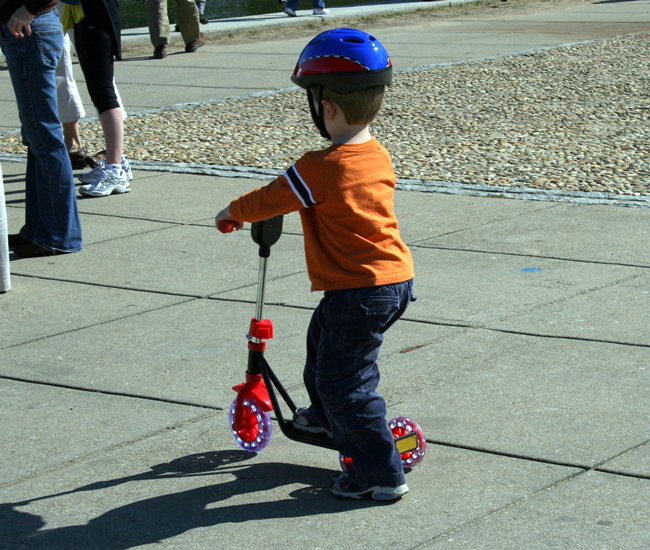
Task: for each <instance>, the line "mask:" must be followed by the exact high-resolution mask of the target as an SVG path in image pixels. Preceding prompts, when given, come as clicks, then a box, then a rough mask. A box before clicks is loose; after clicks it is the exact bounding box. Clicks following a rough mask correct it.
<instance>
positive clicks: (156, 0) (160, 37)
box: [147, 0, 201, 48]
mask: <svg viewBox="0 0 650 550" xmlns="http://www.w3.org/2000/svg"><path fill="white" fill-rule="evenodd" d="M176 17H177V18H178V27H179V28H180V30H181V36H182V37H183V42H185V43H186V44H188V43H190V42H194V41H195V40H196V39H197V38H198V37H199V34H201V32H200V30H199V10H198V8H197V7H196V2H195V1H194V0H176ZM147 18H148V19H149V36H150V38H151V43H152V44H153V46H154V48H155V47H156V46H165V45H167V44H169V16H168V15H167V0H147Z"/></svg>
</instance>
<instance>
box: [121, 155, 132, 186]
mask: <svg viewBox="0 0 650 550" xmlns="http://www.w3.org/2000/svg"><path fill="white" fill-rule="evenodd" d="M120 164H121V166H122V170H124V173H125V174H126V179H128V180H129V181H133V172H132V171H131V165H130V164H129V161H128V160H127V158H126V157H125V156H122V162H121V163H120Z"/></svg>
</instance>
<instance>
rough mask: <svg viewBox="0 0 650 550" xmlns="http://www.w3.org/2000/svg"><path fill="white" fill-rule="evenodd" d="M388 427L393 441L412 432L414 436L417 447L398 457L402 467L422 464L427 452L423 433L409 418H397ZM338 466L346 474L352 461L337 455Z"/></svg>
mask: <svg viewBox="0 0 650 550" xmlns="http://www.w3.org/2000/svg"><path fill="white" fill-rule="evenodd" d="M388 427H389V428H390V431H391V432H392V434H393V439H398V438H400V437H402V436H405V435H409V434H411V433H413V432H415V434H416V437H417V447H416V448H415V449H410V450H408V451H405V452H403V453H402V454H401V455H400V457H401V459H402V467H404V468H413V467H415V466H417V465H418V464H419V463H420V462H422V459H423V458H424V455H425V453H426V451H427V440H426V439H425V438H424V432H423V431H422V429H421V428H420V426H418V425H417V423H416V422H414V421H413V420H411V419H410V418H406V417H404V416H398V417H397V418H393V419H392V420H391V421H390V422H389V423H388ZM339 464H340V465H341V470H343V471H344V472H347V471H348V470H349V469H350V466H352V459H351V458H350V457H347V456H343V455H342V454H339Z"/></svg>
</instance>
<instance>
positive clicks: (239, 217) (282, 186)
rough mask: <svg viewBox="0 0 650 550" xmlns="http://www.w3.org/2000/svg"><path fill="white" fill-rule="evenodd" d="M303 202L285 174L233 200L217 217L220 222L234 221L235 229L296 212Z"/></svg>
mask: <svg viewBox="0 0 650 550" xmlns="http://www.w3.org/2000/svg"><path fill="white" fill-rule="evenodd" d="M302 207H303V203H302V202H301V201H300V199H299V198H298V197H297V196H296V193H295V192H294V191H293V190H292V189H291V186H290V185H289V183H288V182H287V179H286V177H285V176H280V177H279V178H277V179H276V180H274V181H272V182H271V183H269V184H268V185H266V186H265V187H259V188H257V189H255V190H253V191H250V192H248V193H245V194H244V195H242V196H241V197H239V198H237V199H235V200H233V201H232V202H231V203H230V206H228V207H227V208H224V209H223V210H222V211H221V212H219V214H217V217H216V218H215V225H217V227H218V226H219V222H222V221H229V222H234V224H233V225H234V228H235V229H241V228H242V227H244V222H257V221H262V220H268V219H269V218H273V217H275V216H279V215H280V214H288V213H289V212H296V211H297V210H300V209H301V208H302Z"/></svg>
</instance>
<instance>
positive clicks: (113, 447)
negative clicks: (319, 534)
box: [0, 407, 219, 502]
mask: <svg viewBox="0 0 650 550" xmlns="http://www.w3.org/2000/svg"><path fill="white" fill-rule="evenodd" d="M197 408H204V407H197ZM218 413H219V411H213V412H209V413H207V414H204V415H201V416H198V417H195V418H190V419H188V420H183V421H182V422H178V423H176V424H171V425H169V426H165V427H163V428H160V429H158V430H155V431H153V432H150V433H148V434H143V435H141V436H138V437H135V438H132V439H128V440H126V441H122V442H120V443H115V444H113V445H109V446H108V447H105V448H103V449H97V450H95V451H92V452H90V453H87V454H85V455H82V456H78V457H75V458H71V459H69V460H67V461H65V462H61V463H59V464H58V465H55V466H51V467H49V468H46V469H45V470H39V471H38V472H34V473H33V474H31V475H27V476H23V477H21V478H17V479H14V480H12V481H9V482H7V483H0V489H6V488H8V487H12V486H14V485H20V484H21V483H24V482H25V481H30V480H33V479H38V478H39V477H41V476H43V475H47V474H50V473H52V472H56V471H60V470H64V469H66V468H68V467H70V466H72V465H75V464H80V463H82V462H85V461H87V460H90V459H92V458H94V457H96V456H99V455H102V454H104V453H106V452H110V451H115V450H118V449H122V448H124V447H128V446H129V445H133V444H134V443H138V442H140V441H144V440H146V439H151V438H152V437H157V436H159V435H161V434H164V433H166V432H168V431H171V430H177V429H181V428H184V427H185V426H189V425H192V424H195V423H197V422H201V421H203V420H206V419H208V418H212V417H215V416H217V415H218ZM54 496H58V495H54ZM30 502H31V501H30Z"/></svg>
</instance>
